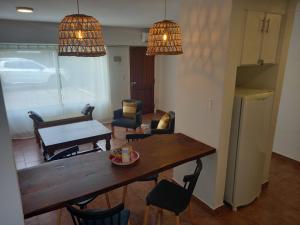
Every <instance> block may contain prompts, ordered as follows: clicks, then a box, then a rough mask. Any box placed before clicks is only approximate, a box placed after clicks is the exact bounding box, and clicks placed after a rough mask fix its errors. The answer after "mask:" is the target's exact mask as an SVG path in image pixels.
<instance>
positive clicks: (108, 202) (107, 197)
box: [105, 193, 111, 209]
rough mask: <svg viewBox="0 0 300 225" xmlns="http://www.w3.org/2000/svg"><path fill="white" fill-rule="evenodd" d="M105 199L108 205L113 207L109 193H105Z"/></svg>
mask: <svg viewBox="0 0 300 225" xmlns="http://www.w3.org/2000/svg"><path fill="white" fill-rule="evenodd" d="M105 200H106V205H107V207H108V208H109V209H110V208H111V205H110V201H109V195H108V193H105Z"/></svg>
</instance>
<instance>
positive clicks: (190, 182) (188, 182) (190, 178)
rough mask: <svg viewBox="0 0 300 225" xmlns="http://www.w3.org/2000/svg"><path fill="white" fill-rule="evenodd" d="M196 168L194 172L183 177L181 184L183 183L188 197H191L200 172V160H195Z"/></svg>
mask: <svg viewBox="0 0 300 225" xmlns="http://www.w3.org/2000/svg"><path fill="white" fill-rule="evenodd" d="M196 163H197V166H196V168H195V171H194V173H193V174H191V175H187V176H184V178H183V182H184V183H185V185H184V188H186V189H187V191H188V193H189V194H190V197H192V194H193V192H194V189H195V186H196V183H197V181H198V178H199V175H200V173H201V170H202V161H201V159H197V160H196Z"/></svg>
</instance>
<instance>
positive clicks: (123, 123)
mask: <svg viewBox="0 0 300 225" xmlns="http://www.w3.org/2000/svg"><path fill="white" fill-rule="evenodd" d="M124 102H135V103H136V106H137V108H136V113H135V116H134V118H127V117H124V116H123V108H121V109H118V110H115V111H114V118H113V121H112V123H111V126H112V131H113V132H114V127H124V128H126V129H128V128H131V129H134V130H135V129H136V128H138V127H140V126H141V125H142V114H143V103H142V101H140V100H134V99H127V100H123V101H122V107H123V104H124Z"/></svg>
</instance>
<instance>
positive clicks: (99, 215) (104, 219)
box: [67, 204, 129, 225]
mask: <svg viewBox="0 0 300 225" xmlns="http://www.w3.org/2000/svg"><path fill="white" fill-rule="evenodd" d="M67 209H68V211H69V212H70V214H71V217H72V220H73V223H74V225H99V224H103V225H104V224H105V225H109V224H110V225H120V224H121V219H124V218H122V217H121V213H122V211H123V210H124V204H120V205H118V206H116V207H114V208H111V209H106V210H97V209H85V210H79V209H76V208H74V207H73V206H71V205H68V206H67ZM128 216H129V213H128ZM127 220H128V218H127ZM122 224H125V223H124V221H123V223H122ZM126 224H127V223H126Z"/></svg>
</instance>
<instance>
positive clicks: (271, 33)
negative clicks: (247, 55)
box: [260, 13, 281, 64]
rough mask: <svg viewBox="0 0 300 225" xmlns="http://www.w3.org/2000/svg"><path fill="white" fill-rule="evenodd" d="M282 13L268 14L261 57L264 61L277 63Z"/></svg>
mask: <svg viewBox="0 0 300 225" xmlns="http://www.w3.org/2000/svg"><path fill="white" fill-rule="evenodd" d="M280 24H281V15H279V14H271V13H268V14H266V18H265V29H264V33H263V41H262V48H261V55H260V58H261V59H263V60H264V63H273V64H275V63H276V56H277V49H278V42H279V35H280Z"/></svg>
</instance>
